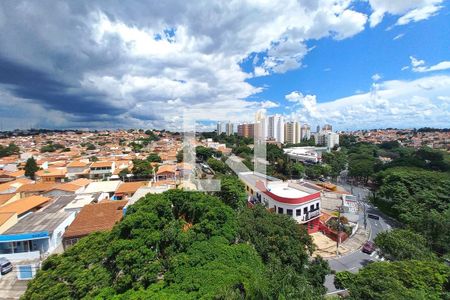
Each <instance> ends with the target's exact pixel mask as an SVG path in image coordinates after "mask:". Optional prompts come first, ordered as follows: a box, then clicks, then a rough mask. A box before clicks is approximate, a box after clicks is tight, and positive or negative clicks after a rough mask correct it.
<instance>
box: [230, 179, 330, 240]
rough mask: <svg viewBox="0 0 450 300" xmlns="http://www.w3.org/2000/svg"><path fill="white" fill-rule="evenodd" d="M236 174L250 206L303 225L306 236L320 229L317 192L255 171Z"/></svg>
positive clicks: (318, 192) (318, 195)
mask: <svg viewBox="0 0 450 300" xmlns="http://www.w3.org/2000/svg"><path fill="white" fill-rule="evenodd" d="M238 175H239V178H240V179H241V180H242V181H243V182H244V184H245V185H246V189H247V193H248V194H249V196H250V197H249V206H253V205H254V204H256V203H261V204H263V205H264V206H265V207H266V208H267V209H269V210H270V211H273V212H275V213H277V214H284V215H288V216H290V217H291V218H293V219H294V220H295V221H297V223H299V224H302V225H304V226H305V227H306V229H307V230H308V233H313V232H317V231H318V230H319V228H320V220H319V218H320V209H321V207H320V203H321V192H320V191H317V190H315V189H312V188H310V187H308V186H306V185H302V184H298V183H295V182H288V181H282V180H279V179H276V178H273V177H269V176H265V175H263V174H259V173H256V172H241V173H239V174H238Z"/></svg>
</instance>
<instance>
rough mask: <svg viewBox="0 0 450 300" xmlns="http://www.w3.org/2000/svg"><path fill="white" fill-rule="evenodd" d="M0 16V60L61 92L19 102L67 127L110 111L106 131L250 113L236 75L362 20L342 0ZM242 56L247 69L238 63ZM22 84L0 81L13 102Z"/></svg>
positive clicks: (13, 7)
mask: <svg viewBox="0 0 450 300" xmlns="http://www.w3.org/2000/svg"><path fill="white" fill-rule="evenodd" d="M6 12H7V13H6ZM0 16H1V17H0V19H1V20H0V43H1V45H2V47H0V58H2V59H4V60H5V61H7V62H9V63H11V64H12V65H15V66H23V67H26V71H30V72H34V73H33V74H37V75H36V76H37V77H39V78H44V79H45V80H46V81H45V82H44V83H46V84H48V85H49V86H45V87H42V88H41V87H40V89H42V91H46V90H47V91H51V92H53V91H55V90H57V91H58V96H59V95H63V96H65V95H71V98H70V101H69V100H66V99H63V97H61V99H60V98H59V97H55V95H48V94H45V95H43V93H34V94H36V96H35V97H34V96H29V97H27V98H29V99H30V101H32V102H33V103H34V104H35V105H37V106H40V107H41V108H42V109H43V110H52V111H55V112H58V111H59V112H60V113H61V115H62V116H66V114H67V115H68V117H67V118H62V122H64V119H66V124H67V125H70V126H76V124H77V122H78V123H79V125H80V126H81V125H82V126H90V125H92V126H106V124H107V120H108V118H109V120H110V123H111V124H112V126H115V125H117V124H122V126H125V125H124V124H128V126H153V127H157V126H160V127H168V128H169V127H170V126H174V127H175V126H176V123H177V122H179V121H180V119H179V117H180V116H181V114H182V111H183V109H184V108H191V109H193V110H196V111H198V113H197V112H195V113H194V114H196V115H198V116H199V117H201V118H202V119H209V120H232V121H233V120H238V119H242V115H244V114H246V113H249V115H250V118H252V116H251V115H252V114H253V113H252V112H251V111H252V110H253V109H257V108H260V107H261V105H262V104H261V103H260V102H257V101H250V100H245V99H248V98H249V97H250V96H252V95H255V94H257V93H259V92H261V91H262V89H263V87H258V86H254V85H252V84H250V83H248V82H247V79H249V78H250V77H253V76H265V75H270V74H273V73H284V72H287V71H289V70H293V69H296V68H300V67H302V60H303V58H304V57H305V56H306V55H307V54H308V52H309V51H311V50H312V48H313V47H312V48H308V47H307V46H306V44H307V42H308V41H310V40H317V39H321V38H325V37H331V38H333V39H336V40H341V39H345V38H348V37H351V36H354V35H356V34H358V33H359V32H361V31H362V30H364V26H365V24H366V22H367V16H366V15H365V14H364V13H361V12H358V11H356V10H354V8H353V5H352V3H351V1H348V0H335V1H329V0H318V1H310V0H299V1H297V0H288V1H283V2H282V3H281V2H276V1H261V2H255V1H237V2H227V1H225V2H220V1H219V2H204V3H200V2H194V3H187V2H186V1H181V0H179V1H177V0H175V1H174V2H173V3H171V4H170V5H168V4H167V5H155V4H151V3H148V2H145V1H130V3H128V2H127V9H126V10H125V9H123V4H118V2H114V3H107V4H106V3H105V4H104V3H102V2H95V1H89V0H86V1H83V0H80V1H67V2H58V3H56V4H54V3H50V4H48V3H45V2H39V3H38V2H36V1H24V0H21V1H11V2H8V1H3V2H0ZM29 24H33V26H32V27H30V25H29ZM249 58H254V59H252V64H253V70H251V71H250V72H249V73H246V72H244V71H243V70H242V69H241V67H240V64H241V63H242V62H243V61H245V60H246V59H249ZM15 78H17V77H15ZM26 79H28V77H26V76H24V80H23V82H19V81H17V82H14V83H12V84H8V86H3V88H4V89H5V92H9V93H11V95H13V96H15V97H19V98H20V94H19V93H17V90H19V89H22V90H25V89H27V86H29V84H28V82H29V81H28V82H27V80H26ZM0 84H2V82H0ZM27 92H28V91H27ZM22 94H26V93H22ZM55 98H58V99H55ZM77 98H79V100H77ZM74 99H75V100H74ZM0 101H1V104H7V103H8V102H7V98H3V99H0ZM72 102H76V103H72ZM18 103H19V105H20V102H18ZM23 103H26V101H23ZM265 105H269V106H270V105H273V104H269V103H266V104H265ZM74 107H78V108H80V107H81V108H82V110H83V112H82V113H79V114H78V113H76V112H74V111H73V110H74ZM24 108H25V107H24ZM202 110H203V111H202ZM24 111H26V110H25V109H24ZM30 114H31V112H30ZM25 115H26V114H25ZM37 117H38V115H37ZM30 118H32V117H31V116H30ZM89 120H92V122H90V121H89ZM116 120H120V122H119V121H117V122H116ZM122 121H123V123H121V122H122ZM55 124H56V123H55ZM57 124H58V126H63V125H62V124H60V123H57ZM86 124H87V125H86ZM89 124H90V125H89Z"/></svg>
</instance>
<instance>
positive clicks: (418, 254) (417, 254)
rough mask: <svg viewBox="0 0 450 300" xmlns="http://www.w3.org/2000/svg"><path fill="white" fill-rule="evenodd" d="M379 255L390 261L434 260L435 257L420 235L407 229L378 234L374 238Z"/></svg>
mask: <svg viewBox="0 0 450 300" xmlns="http://www.w3.org/2000/svg"><path fill="white" fill-rule="evenodd" d="M375 244H376V245H377V247H378V248H379V249H380V253H381V254H382V255H383V256H385V257H387V258H388V259H390V260H406V259H418V260H426V259H434V258H435V255H434V254H433V253H432V252H431V250H430V249H429V248H428V246H427V241H426V239H425V238H424V237H422V236H421V235H420V234H417V233H415V232H413V231H411V230H407V229H394V230H391V231H384V232H380V233H379V234H378V235H377V237H376V238H375Z"/></svg>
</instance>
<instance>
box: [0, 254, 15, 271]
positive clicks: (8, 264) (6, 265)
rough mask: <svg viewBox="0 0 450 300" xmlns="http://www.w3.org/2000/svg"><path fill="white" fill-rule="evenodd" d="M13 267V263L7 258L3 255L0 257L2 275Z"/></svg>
mask: <svg viewBox="0 0 450 300" xmlns="http://www.w3.org/2000/svg"><path fill="white" fill-rule="evenodd" d="M12 269H13V265H12V264H11V262H10V261H9V260H7V259H6V258H4V257H0V273H1V274H2V275H5V274H8V273H9V272H11V271H12Z"/></svg>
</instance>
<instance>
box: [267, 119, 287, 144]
mask: <svg viewBox="0 0 450 300" xmlns="http://www.w3.org/2000/svg"><path fill="white" fill-rule="evenodd" d="M267 139H271V140H275V141H277V142H279V143H284V117H283V116H282V115H278V114H276V115H273V116H269V117H267Z"/></svg>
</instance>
